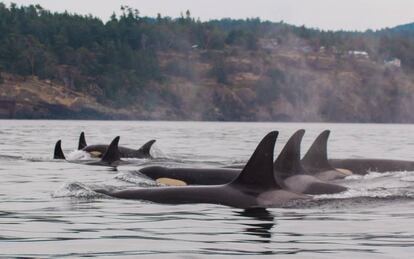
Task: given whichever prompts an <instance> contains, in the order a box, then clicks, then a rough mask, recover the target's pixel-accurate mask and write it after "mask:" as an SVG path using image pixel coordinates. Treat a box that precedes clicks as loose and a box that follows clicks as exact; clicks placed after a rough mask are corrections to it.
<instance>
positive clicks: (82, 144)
mask: <svg viewBox="0 0 414 259" xmlns="http://www.w3.org/2000/svg"><path fill="white" fill-rule="evenodd" d="M86 146H87V144H86V139H85V133H84V132H83V131H82V132H81V134H80V136H79V142H78V150H82V149H84V148H85V147H86Z"/></svg>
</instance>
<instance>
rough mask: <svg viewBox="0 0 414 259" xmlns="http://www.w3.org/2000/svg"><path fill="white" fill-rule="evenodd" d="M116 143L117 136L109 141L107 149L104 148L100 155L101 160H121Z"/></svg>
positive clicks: (111, 161)
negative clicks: (102, 153) (103, 152)
mask: <svg viewBox="0 0 414 259" xmlns="http://www.w3.org/2000/svg"><path fill="white" fill-rule="evenodd" d="M118 143H119V136H118V137H116V138H114V139H113V140H112V142H111V144H110V145H109V146H108V149H106V151H105V154H104V155H103V156H102V159H101V161H102V162H105V163H108V164H112V163H113V162H116V161H119V160H121V155H120V154H119V149H118Z"/></svg>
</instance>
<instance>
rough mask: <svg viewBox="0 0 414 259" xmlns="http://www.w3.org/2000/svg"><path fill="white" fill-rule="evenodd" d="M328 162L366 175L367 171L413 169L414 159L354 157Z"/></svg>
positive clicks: (379, 171)
mask: <svg viewBox="0 0 414 259" xmlns="http://www.w3.org/2000/svg"><path fill="white" fill-rule="evenodd" d="M329 163H330V164H331V165H332V166H333V167H336V168H344V169H347V170H350V171H351V172H352V173H354V174H359V175H366V174H368V173H369V172H378V173H385V172H399V171H414V161H404V160H392V159H375V158H368V159H366V158H365V159H364V158H355V159H352V158H351V159H329Z"/></svg>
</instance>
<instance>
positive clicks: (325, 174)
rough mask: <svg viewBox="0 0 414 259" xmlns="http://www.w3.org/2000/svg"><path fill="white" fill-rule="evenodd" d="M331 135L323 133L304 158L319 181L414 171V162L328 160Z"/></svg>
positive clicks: (304, 161) (304, 163)
mask: <svg viewBox="0 0 414 259" xmlns="http://www.w3.org/2000/svg"><path fill="white" fill-rule="evenodd" d="M329 133H330V132H329V131H328V130H326V131H324V132H322V133H321V134H320V135H319V136H318V137H317V139H316V140H315V142H314V143H313V144H312V146H311V147H310V148H309V150H308V152H307V153H306V155H305V156H304V157H303V158H302V164H303V165H304V166H305V168H306V170H308V171H310V172H311V173H312V174H313V175H314V176H316V177H318V178H319V179H322V180H325V181H328V180H335V179H340V178H343V177H344V176H348V175H350V174H353V173H354V174H359V175H365V174H367V173H369V172H371V171H372V172H380V173H383V172H396V171H414V161H404V160H391V159H370V158H368V159H329V160H328V151H327V150H328V137H329ZM344 169H345V170H344Z"/></svg>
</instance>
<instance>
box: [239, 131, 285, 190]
mask: <svg viewBox="0 0 414 259" xmlns="http://www.w3.org/2000/svg"><path fill="white" fill-rule="evenodd" d="M278 134H279V132H277V131H272V132H270V133H269V134H267V135H266V136H265V137H264V138H263V139H262V141H261V142H260V143H259V145H258V146H257V148H256V150H255V151H254V153H253V155H252V156H251V157H250V159H249V161H248V162H247V164H246V166H245V167H244V168H243V170H242V172H241V173H240V175H239V176H238V177H237V178H236V179H235V180H233V182H232V183H231V184H239V185H245V186H249V187H253V188H257V189H264V190H268V189H281V187H280V186H279V185H278V184H277V182H276V179H275V178H274V176H273V152H274V148H275V142H276V139H277V136H278Z"/></svg>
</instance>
